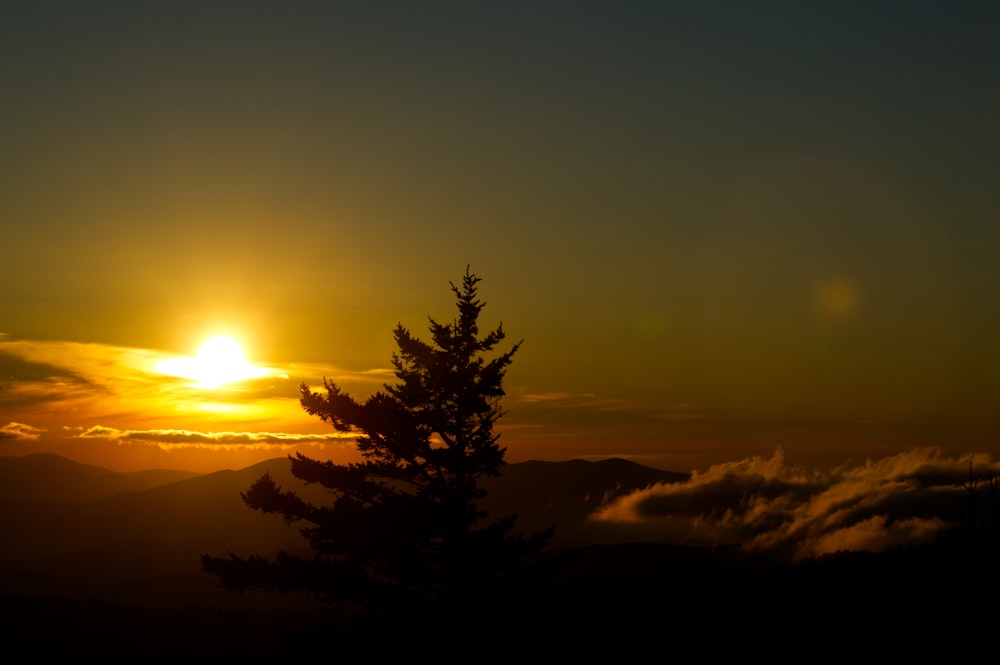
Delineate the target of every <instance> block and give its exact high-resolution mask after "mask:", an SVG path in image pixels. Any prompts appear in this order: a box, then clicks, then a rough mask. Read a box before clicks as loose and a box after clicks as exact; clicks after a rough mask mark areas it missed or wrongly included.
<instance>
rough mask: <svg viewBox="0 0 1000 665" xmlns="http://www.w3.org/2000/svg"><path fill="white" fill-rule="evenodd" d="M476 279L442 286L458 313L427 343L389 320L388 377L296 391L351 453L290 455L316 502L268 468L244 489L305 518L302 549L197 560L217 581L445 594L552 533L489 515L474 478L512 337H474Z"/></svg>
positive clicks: (482, 465)
mask: <svg viewBox="0 0 1000 665" xmlns="http://www.w3.org/2000/svg"><path fill="white" fill-rule="evenodd" d="M479 281H480V279H479V278H478V277H476V276H475V275H474V274H471V273H470V272H469V271H468V269H466V272H465V276H464V278H463V279H462V284H461V286H460V287H459V286H456V285H455V284H451V289H452V292H453V293H454V295H455V298H456V301H457V306H458V317H457V318H456V319H455V320H454V321H453V322H451V323H448V324H441V323H438V322H437V321H435V320H434V319H430V334H431V343H427V342H424V341H421V340H420V339H417V338H416V337H414V336H413V335H411V334H410V332H409V330H407V329H406V328H405V327H403V326H402V324H400V325H398V326H397V327H396V329H395V332H394V337H395V341H396V344H397V346H398V351H397V352H396V353H394V354H393V356H392V364H393V367H394V369H395V375H396V378H397V379H398V382H397V383H396V384H394V385H386V386H385V389H384V390H383V391H379V392H377V393H375V394H374V395H372V396H370V397H369V398H368V399H367V400H366V401H364V402H358V401H356V400H355V399H354V398H353V397H351V396H350V395H349V394H347V393H346V392H344V391H343V390H341V388H340V387H339V386H337V385H336V384H335V383H333V382H331V381H329V380H325V381H324V384H325V394H324V393H317V392H313V391H311V390H309V389H308V388H307V387H306V386H305V385H304V384H303V385H302V387H301V393H302V395H301V403H302V407H303V408H304V409H305V410H306V411H307V412H308V413H310V414H312V415H315V416H318V417H319V418H321V419H322V420H324V421H325V422H329V423H330V424H331V425H332V426H333V427H334V428H335V429H336V430H337V431H340V432H350V433H354V434H356V435H357V439H356V441H357V448H358V451H359V452H360V453H361V460H362V461H360V462H354V463H350V464H334V463H333V462H330V461H319V460H315V459H311V458H309V457H306V456H305V455H302V454H301V453H296V455H295V456H294V457H290V460H291V471H292V474H293V475H294V476H295V477H297V478H299V479H301V480H303V481H304V482H305V483H307V484H311V483H318V484H319V485H321V486H322V487H324V488H326V489H327V490H329V492H330V496H331V501H330V503H329V504H327V505H313V504H311V503H309V502H307V501H305V500H303V499H302V498H300V497H299V496H298V495H297V494H296V493H295V492H293V491H288V490H284V489H282V488H281V487H279V486H278V485H277V484H276V483H275V482H274V481H273V479H272V478H271V477H270V475H268V474H265V475H264V476H263V477H261V478H260V479H258V480H257V481H256V482H254V483H253V485H252V486H251V487H250V488H249V490H247V491H246V492H244V493H243V494H242V497H243V500H244V501H245V502H246V503H247V505H249V506H250V507H251V508H253V509H255V510H259V511H261V512H263V513H273V514H277V515H280V516H281V517H283V518H284V520H285V521H286V522H287V523H289V524H291V523H295V524H302V525H304V526H302V528H301V533H302V535H303V536H304V537H305V539H306V541H307V542H308V544H309V546H310V548H311V549H312V553H313V555H312V557H311V558H303V557H298V556H293V555H291V554H289V553H286V552H281V553H279V554H278V556H277V558H276V559H275V560H268V559H265V558H263V557H260V556H251V557H249V558H241V557H239V556H236V555H235V554H233V553H229V556H228V558H216V557H212V556H208V555H205V556H203V557H202V566H203V568H204V570H206V571H208V572H210V573H213V574H215V575H217V576H218V577H219V578H220V581H221V584H222V585H223V586H224V587H225V588H227V589H233V590H239V589H265V590H271V591H279V590H289V591H290V590H307V591H311V592H312V593H314V594H315V595H316V596H317V597H319V598H321V599H323V600H328V601H337V600H357V601H362V602H365V603H373V602H374V603H377V602H379V601H380V600H389V599H396V600H399V599H400V598H401V597H409V598H413V597H416V598H425V599H426V598H431V599H434V598H438V599H441V598H447V599H452V600H453V599H455V598H457V597H462V596H465V595H466V594H474V595H476V596H481V595H482V594H484V593H489V589H494V590H495V589H498V588H500V587H499V586H498V585H497V584H496V583H497V582H498V581H502V582H505V581H507V580H509V579H510V578H511V576H513V575H514V574H516V573H517V572H518V570H519V568H520V567H521V564H522V563H523V561H524V557H525V556H527V555H529V554H531V553H534V552H537V551H538V550H539V549H540V548H541V547H542V546H543V545H544V544H545V542H546V541H547V540H548V538H549V537H550V535H551V530H549V531H546V532H542V533H539V534H535V535H534V536H532V537H530V538H524V537H522V536H520V535H514V534H513V533H512V529H513V527H514V523H515V520H516V516H515V515H509V516H505V517H501V518H499V519H492V520H491V519H489V516H488V515H487V514H486V513H485V512H484V511H482V510H480V509H479V507H478V503H479V500H480V499H482V498H483V496H484V495H485V492H484V491H483V490H482V489H481V488H480V486H479V481H480V480H481V479H482V478H484V477H487V476H497V475H499V474H500V473H501V470H502V467H503V465H504V453H505V449H504V448H502V447H501V446H500V445H499V441H498V440H499V434H497V433H495V432H494V431H493V428H494V425H495V424H496V422H497V420H498V419H499V418H500V417H501V416H502V415H503V411H502V410H501V408H500V398H501V397H502V396H503V395H504V391H503V387H502V383H503V378H504V374H505V372H506V370H507V367H508V366H509V365H510V363H511V359H512V357H513V355H514V353H515V352H516V351H517V349H518V347H519V346H520V342H518V343H517V344H514V345H513V346H512V347H511V348H510V349H509V350H508V351H506V352H505V353H499V354H495V353H493V352H494V349H495V348H496V347H497V345H498V344H500V342H502V341H503V340H504V339H505V337H506V335H505V334H504V332H503V330H502V326H498V327H497V328H496V329H495V330H493V331H491V332H488V333H486V334H484V335H482V336H480V334H479V328H478V323H477V321H478V318H479V314H480V312H481V311H482V309H483V307H484V305H485V303H484V302H482V301H481V300H479V298H478V296H477V284H478V283H479Z"/></svg>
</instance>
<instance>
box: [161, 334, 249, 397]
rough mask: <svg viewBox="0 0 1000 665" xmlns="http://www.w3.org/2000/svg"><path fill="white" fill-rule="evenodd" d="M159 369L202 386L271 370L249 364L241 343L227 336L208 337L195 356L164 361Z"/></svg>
mask: <svg viewBox="0 0 1000 665" xmlns="http://www.w3.org/2000/svg"><path fill="white" fill-rule="evenodd" d="M157 369H159V371H161V372H163V373H164V374H169V375H171V376H178V377H182V378H185V379H192V380H194V381H195V382H196V383H195V385H196V386H197V387H199V388H218V387H221V386H224V385H226V384H230V383H235V382H237V381H244V380H246V379H254V378H259V377H261V376H265V375H266V374H267V373H268V370H267V369H265V368H263V367H256V366H255V365H252V364H251V363H249V362H248V361H247V359H246V356H245V355H244V353H243V347H242V346H240V343H239V342H237V341H236V340H235V339H233V338H232V337H229V336H227V335H217V336H215V337H212V338H210V339H208V340H206V341H205V342H204V343H203V344H202V345H201V346H200V347H199V348H198V352H197V353H196V354H195V355H194V356H193V357H190V358H188V357H184V358H172V359H170V360H164V361H163V362H161V363H160V364H159V365H158V366H157Z"/></svg>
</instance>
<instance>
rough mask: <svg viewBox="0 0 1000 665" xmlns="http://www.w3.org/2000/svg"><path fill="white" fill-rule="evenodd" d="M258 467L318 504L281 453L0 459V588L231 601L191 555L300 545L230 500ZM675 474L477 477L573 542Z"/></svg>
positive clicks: (570, 472)
mask: <svg viewBox="0 0 1000 665" xmlns="http://www.w3.org/2000/svg"><path fill="white" fill-rule="evenodd" d="M265 472H266V473H270V474H271V476H272V477H273V478H274V479H275V481H276V482H277V483H278V484H279V485H282V486H284V487H287V488H295V489H296V490H297V491H299V493H300V496H303V497H304V498H308V499H310V500H312V501H314V502H322V501H323V500H324V497H325V494H326V491H325V490H324V489H322V488H320V487H316V486H310V487H303V485H302V483H301V481H299V480H298V479H296V478H294V477H293V476H292V475H291V471H290V466H289V462H288V459H287V458H276V459H272V460H267V461H264V462H261V463H258V464H255V465H253V466H250V467H247V468H244V469H240V470H236V471H218V472H215V473H209V474H202V475H193V474H190V473H186V472H174V471H157V472H149V473H139V474H132V473H118V472H114V471H109V470H107V469H102V468H99V467H94V466H89V465H85V464H79V463H77V462H73V461H71V460H68V459H65V458H62V457H59V456H57V455H30V456H27V457H22V458H12V457H5V458H0V478H3V479H4V481H5V482H7V481H8V480H9V486H7V487H5V488H4V490H3V493H2V494H0V496H2V497H3V498H2V499H0V533H3V534H4V538H3V539H2V540H0V593H4V592H6V593H11V592H17V593H32V592H42V593H54V594H57V595H60V594H68V595H79V594H81V593H82V594H84V595H93V596H97V597H102V598H106V599H110V600H115V601H121V602H130V603H140V604H147V605H170V604H172V603H175V602H182V601H183V600H185V599H186V600H187V601H188V602H194V601H195V599H197V600H198V602H203V603H210V604H220V603H221V604H223V605H226V606H230V605H232V604H233V602H235V598H234V594H225V593H224V592H221V591H218V590H216V589H214V587H213V584H214V580H213V579H212V578H210V577H209V576H208V575H205V574H204V573H202V572H201V570H200V566H199V556H200V555H201V554H203V553H212V554H215V555H224V554H225V553H226V552H227V551H233V552H236V553H240V554H253V553H259V554H263V555H271V554H273V553H274V552H276V551H277V550H278V549H286V550H290V551H295V550H299V549H305V542H304V540H303V539H302V538H301V536H300V535H299V533H298V527H297V526H296V525H294V524H293V525H291V526H287V525H285V524H284V523H283V522H282V521H281V520H280V519H279V518H277V517H274V516H270V515H262V514H260V513H257V512H255V511H253V510H250V509H249V508H248V507H247V506H246V505H245V504H244V503H243V501H242V499H241V498H240V493H241V492H243V491H245V490H246V489H247V488H248V487H249V486H250V485H251V483H253V481H255V480H256V479H257V478H259V477H260V476H261V475H263V474H264V473H265ZM686 477H687V475H686V474H679V473H672V472H668V471H661V470H658V469H652V468H650V467H645V466H642V465H640V464H635V463H633V462H628V461H625V460H620V459H616V460H605V461H601V462H589V461H583V460H572V461H568V462H539V461H530V462H519V463H513V464H509V465H507V466H506V467H505V471H504V473H503V475H502V476H500V477H499V478H495V479H490V480H488V481H487V482H486V483H485V484H484V485H485V488H486V489H487V491H488V493H489V494H488V497H487V500H486V501H485V502H484V507H485V508H486V509H487V510H488V511H489V512H490V514H492V515H506V514H509V513H512V512H513V513H518V514H519V516H520V518H519V522H518V524H519V526H520V527H521V528H523V529H525V530H527V531H531V530H534V529H538V528H543V527H546V526H549V525H555V526H556V534H557V535H556V542H561V543H567V542H573V543H579V542H585V541H586V539H587V537H588V533H590V532H589V531H588V525H587V523H586V516H587V515H588V514H589V513H590V512H591V511H593V510H594V509H596V508H597V507H598V506H599V505H600V504H601V502H602V501H603V500H606V499H608V498H612V497H615V496H618V495H620V494H622V493H624V492H627V491H630V490H632V489H636V488H639V487H645V486H647V485H649V484H652V483H655V482H674V481H678V480H683V479H685V478H686ZM46 488H50V491H51V494H50V495H47V494H45V492H44V490H45V489H46Z"/></svg>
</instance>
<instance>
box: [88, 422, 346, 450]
mask: <svg viewBox="0 0 1000 665" xmlns="http://www.w3.org/2000/svg"><path fill="white" fill-rule="evenodd" d="M74 438H78V439H110V440H114V441H118V442H119V443H146V444H151V445H156V446H159V447H160V448H163V449H172V448H215V449H219V448H225V449H232V448H241V449H246V448H253V449H270V448H277V449H290V448H294V447H295V446H299V445H303V444H322V443H330V442H337V441H343V440H345V439H353V438H354V435H351V434H344V433H340V432H334V433H332V434H290V433H284V432H196V431H192V430H184V429H150V430H120V429H115V428H113V427H104V426H102V425H97V426H94V427H90V428H87V429H82V428H81V429H80V430H79V431H78V433H77V434H76V435H75V436H74Z"/></svg>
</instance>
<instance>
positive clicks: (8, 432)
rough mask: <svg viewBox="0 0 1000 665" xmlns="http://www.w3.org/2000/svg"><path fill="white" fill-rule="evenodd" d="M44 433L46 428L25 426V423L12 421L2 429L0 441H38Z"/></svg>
mask: <svg viewBox="0 0 1000 665" xmlns="http://www.w3.org/2000/svg"><path fill="white" fill-rule="evenodd" d="M44 431H45V428H43V427H33V426H31V425H25V424H24V423H16V422H13V421H11V422H9V423H7V424H6V425H4V426H3V427H0V441H3V440H7V439H17V440H22V441H37V440H38V437H39V436H41V434H42V432H44Z"/></svg>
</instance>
